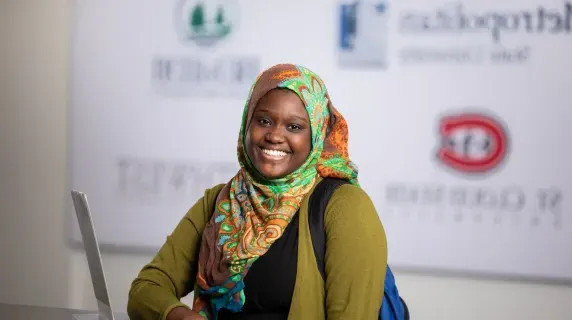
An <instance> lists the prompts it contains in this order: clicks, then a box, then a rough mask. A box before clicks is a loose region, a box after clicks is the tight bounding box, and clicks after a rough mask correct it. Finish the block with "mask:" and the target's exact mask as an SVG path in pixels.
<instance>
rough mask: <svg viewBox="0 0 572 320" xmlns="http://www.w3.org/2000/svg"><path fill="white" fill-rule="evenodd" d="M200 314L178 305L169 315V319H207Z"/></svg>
mask: <svg viewBox="0 0 572 320" xmlns="http://www.w3.org/2000/svg"><path fill="white" fill-rule="evenodd" d="M205 319H206V318H205V317H203V316H201V315H200V314H198V313H196V312H194V311H192V310H191V309H189V308H185V307H176V308H174V309H173V310H171V312H169V314H168V315H167V320H205Z"/></svg>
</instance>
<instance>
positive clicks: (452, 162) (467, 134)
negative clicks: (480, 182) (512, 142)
mask: <svg viewBox="0 0 572 320" xmlns="http://www.w3.org/2000/svg"><path fill="white" fill-rule="evenodd" d="M439 135H440V137H441V146H440V148H439V151H438V152H437V158H438V159H439V161H440V162H441V163H443V164H445V165H446V166H448V167H450V168H452V169H454V170H456V171H458V172H462V173H477V174H482V173H487V172H489V171H491V170H493V169H495V168H497V167H498V166H499V165H500V164H501V163H502V162H503V161H504V160H505V158H506V156H507V153H508V143H509V141H508V134H507V131H506V129H505V128H504V127H503V125H502V124H501V123H500V121H498V120H496V119H495V118H493V117H492V116H490V115H487V114H483V113H458V114H452V115H446V116H444V117H442V118H441V120H440V122H439Z"/></svg>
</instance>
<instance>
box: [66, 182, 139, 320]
mask: <svg viewBox="0 0 572 320" xmlns="http://www.w3.org/2000/svg"><path fill="white" fill-rule="evenodd" d="M71 196H72V200H73V205H74V208H75V213H76V215H77V220H78V223H79V229H80V232H81V237H82V240H83V246H84V248H85V254H86V257H87V264H88V265H89V273H90V274H91V283H92V284H93V290H94V292H95V298H96V299H97V309H98V313H97V314H77V315H74V317H75V318H76V319H77V320H88V319H98V320H119V319H129V318H128V317H127V314H126V313H115V312H113V309H112V308H111V302H110V301H109V292H108V290H107V283H106V281H105V273H104V272H103V263H102V260H101V253H100V251H99V244H98V242H97V237H96V236H95V228H94V226H93V220H92V218H91V212H90V210H89V205H88V203H87V196H86V195H85V193H83V192H80V191H76V190H72V191H71Z"/></svg>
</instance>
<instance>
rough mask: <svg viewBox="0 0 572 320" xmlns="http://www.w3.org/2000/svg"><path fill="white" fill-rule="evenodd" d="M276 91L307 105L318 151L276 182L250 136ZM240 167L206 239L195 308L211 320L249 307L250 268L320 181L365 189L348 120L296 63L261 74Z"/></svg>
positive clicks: (247, 115) (247, 116)
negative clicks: (257, 159)
mask: <svg viewBox="0 0 572 320" xmlns="http://www.w3.org/2000/svg"><path fill="white" fill-rule="evenodd" d="M275 88H286V89H289V90H291V91H293V92H295V93H296V94H297V95H298V97H300V99H301V100H302V101H303V103H304V106H305V108H306V111H307V112H308V115H309V119H310V126H311V131H312V137H311V139H312V149H311V151H310V154H309V156H308V158H307V159H306V161H305V163H304V164H303V165H302V166H301V167H300V168H298V169H297V170H295V171H294V172H292V173H290V174H288V175H287V176H285V177H282V178H278V179H273V180H269V179H266V178H264V177H263V176H262V175H261V174H260V173H259V172H258V170H256V168H255V167H254V165H253V164H252V162H251V160H250V159H249V157H248V155H247V153H246V146H245V136H246V132H247V129H248V126H249V124H250V121H251V118H252V115H253V113H254V109H255V107H256V105H257V103H258V101H259V100H260V99H261V98H262V97H263V96H264V95H265V94H266V93H268V92H269V91H270V90H272V89H275ZM238 161H239V163H240V170H239V171H238V173H237V174H236V175H235V176H234V177H233V178H232V179H231V181H230V182H229V183H227V184H226V185H225V186H224V188H223V189H222V190H221V192H220V194H219V196H218V198H217V199H216V206H215V209H214V213H213V216H212V218H211V221H210V222H209V223H208V224H207V226H206V227H205V230H204V231H203V235H202V242H201V247H200V251H199V261H198V273H197V286H198V292H195V301H194V305H193V310H194V311H196V312H199V313H200V314H202V315H203V316H205V317H207V319H216V318H217V314H218V311H219V310H220V309H222V308H225V309H228V310H230V311H234V312H239V311H240V310H241V309H242V306H243V305H244V302H245V297H244V290H243V289H244V278H245V276H246V274H247V272H248V270H249V268H250V266H251V265H252V263H254V262H255V261H256V260H257V259H258V258H259V257H260V256H262V255H264V254H265V253H266V252H267V251H268V249H269V248H270V246H271V245H272V243H273V242H274V241H276V240H277V239H278V238H280V236H281V235H282V233H283V232H284V230H285V229H286V227H287V226H288V224H289V223H290V221H291V220H292V218H293V217H294V215H295V214H296V212H297V211H298V209H299V208H300V204H301V202H302V200H303V199H304V197H305V196H306V194H307V193H308V192H309V191H310V189H311V188H312V187H313V185H314V183H315V181H316V178H317V176H318V175H319V176H322V177H332V178H340V179H345V180H347V181H349V182H350V183H352V184H355V185H359V184H358V181H357V174H358V170H357V167H356V166H355V165H354V164H353V163H352V162H351V161H350V160H349V154H348V127H347V124H346V122H345V120H344V118H343V117H342V115H341V114H340V113H338V111H337V110H336V109H335V108H334V106H333V105H332V103H331V101H330V98H329V96H328V93H327V90H326V86H325V85H324V83H323V82H322V80H321V79H320V78H319V77H318V76H317V75H316V74H314V73H313V72H312V71H310V70H308V69H306V68H304V67H302V66H297V65H291V64H279V65H275V66H273V67H271V68H269V69H267V70H265V71H264V72H262V73H261V74H260V75H259V76H258V78H257V80H256V82H255V83H254V85H253V86H252V88H251V90H250V94H249V97H248V100H247V101H246V106H245V108H244V112H243V116H242V124H241V128H240V134H239V138H238Z"/></svg>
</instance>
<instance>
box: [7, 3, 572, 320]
mask: <svg viewBox="0 0 572 320" xmlns="http://www.w3.org/2000/svg"><path fill="white" fill-rule="evenodd" d="M82 1H88V0H82ZM69 14H70V2H69V1H65V0H1V1H0V35H1V37H0V75H1V79H2V80H1V85H0V107H1V113H0V178H1V179H2V183H0V217H1V219H2V220H1V222H0V257H1V258H0V288H2V289H1V290H0V302H9V303H22V304H36V305H47V306H61V307H75V308H95V300H94V297H93V293H92V291H91V290H92V288H91V284H90V282H89V274H88V270H87V266H86V263H85V258H84V256H83V255H82V254H81V252H73V251H72V250H70V249H68V248H67V247H66V246H65V244H64V240H63V239H64V237H63V233H64V206H65V205H66V198H67V196H68V192H67V190H66V178H67V177H66V165H67V163H66V149H67V145H66V135H67V123H66V121H67V120H66V119H67V118H66V117H67V95H68V91H67V90H68V84H67V81H68V78H67V59H68V57H69V54H68V52H67V51H68V48H69V40H68V37H67V32H68V31H67V29H68V26H69ZM149 259H150V257H149V256H135V255H111V254H106V255H105V256H104V260H105V261H104V263H105V266H106V268H107V274H108V280H109V284H110V287H111V297H112V300H113V303H114V304H115V306H116V307H118V308H121V309H124V308H125V305H126V302H127V292H128V289H129V285H130V282H131V280H132V278H133V277H134V276H135V275H136V273H137V271H138V270H139V268H140V267H141V266H142V265H143V264H144V263H145V262H147V261H148V260H149ZM397 277H398V281H399V286H400V290H401V292H402V294H403V295H404V296H405V297H406V299H407V301H408V303H409V305H410V307H411V311H412V313H413V315H414V317H413V318H414V319H416V320H424V319H427V320H441V319H459V320H463V319H467V320H472V319H475V320H476V319H484V318H486V319H491V320H493V319H499V320H505V319H519V320H523V319H555V320H563V319H571V318H572V303H570V302H571V301H572V288H566V287H562V286H549V285H538V284H525V283H515V282H511V283H508V282H500V281H485V280H470V279H461V278H439V277H431V276H420V275H411V274H401V273H397Z"/></svg>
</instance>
